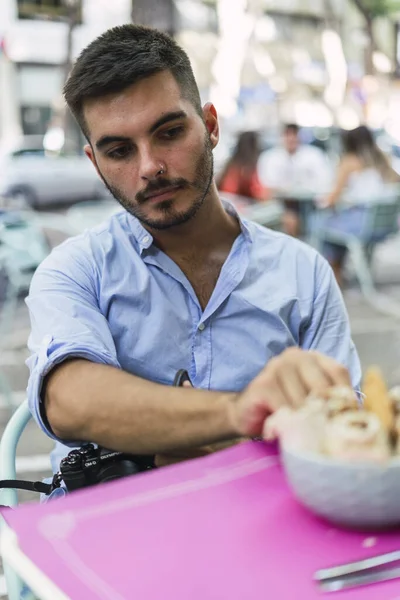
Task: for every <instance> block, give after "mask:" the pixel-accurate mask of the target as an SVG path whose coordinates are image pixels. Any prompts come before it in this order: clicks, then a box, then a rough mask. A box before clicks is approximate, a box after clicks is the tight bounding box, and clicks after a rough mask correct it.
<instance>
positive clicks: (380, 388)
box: [264, 367, 400, 462]
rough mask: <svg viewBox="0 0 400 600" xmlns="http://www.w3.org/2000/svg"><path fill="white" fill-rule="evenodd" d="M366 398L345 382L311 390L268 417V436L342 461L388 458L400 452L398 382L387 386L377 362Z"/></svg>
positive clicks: (366, 383)
mask: <svg viewBox="0 0 400 600" xmlns="http://www.w3.org/2000/svg"><path fill="white" fill-rule="evenodd" d="M363 396H364V401H363V402H360V401H359V400H358V397H357V393H356V392H355V391H354V390H352V389H351V388H347V387H332V388H329V389H328V390H326V391H325V392H324V393H323V394H320V395H318V396H315V395H311V396H309V397H308V398H307V400H306V402H305V404H304V405H303V406H302V407H301V408H299V409H297V410H295V409H291V408H289V407H283V408H281V409H279V410H278V411H277V412H276V413H274V414H273V415H271V416H270V417H269V418H268V419H267V420H266V423H265V427H264V437H265V439H267V440H272V439H276V438H278V439H279V440H280V442H281V444H282V445H283V446H284V447H285V448H287V449H290V450H298V451H311V452H314V453H318V454H322V455H325V456H331V457H332V458H335V459H341V460H344V461H347V462H348V461H364V462H365V461H366V462H370V461H373V462H384V461H387V460H389V459H390V458H391V457H392V456H394V455H396V454H400V386H398V387H395V388H393V389H392V390H388V389H387V387H386V384H385V382H384V379H383V377H382V375H381V373H380V371H379V369H377V368H376V367H372V368H370V369H368V371H367V373H366V376H365V378H364V385H363Z"/></svg>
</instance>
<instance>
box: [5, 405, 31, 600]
mask: <svg viewBox="0 0 400 600" xmlns="http://www.w3.org/2000/svg"><path fill="white" fill-rule="evenodd" d="M30 418H31V413H30V411H29V408H28V401H27V400H25V401H24V402H23V403H22V404H21V405H20V406H19V407H18V408H17V410H16V411H15V412H14V414H13V415H12V417H11V419H10V420H9V422H8V423H7V426H6V428H5V430H4V433H3V436H2V438H1V441H0V479H16V477H17V474H16V468H15V463H16V453H17V444H18V441H19V439H20V437H21V434H22V432H23V431H24V429H25V427H26V425H27V424H28V422H29V420H30ZM0 504H2V505H3V506H11V507H13V506H17V504H18V495H17V490H14V489H6V490H4V489H3V490H0ZM1 526H2V527H4V521H3V519H2V520H1ZM3 566H4V575H5V578H6V585H7V592H8V597H9V600H21V593H22V591H23V590H24V593H23V596H22V597H23V598H24V600H28V599H29V598H32V600H33V596H31V595H30V593H29V592H28V591H27V590H26V588H25V589H24V586H23V583H22V581H21V580H20V579H19V577H18V576H17V575H16V573H15V572H14V571H13V570H12V569H11V568H10V567H9V566H8V565H7V564H6V563H4V565H3Z"/></svg>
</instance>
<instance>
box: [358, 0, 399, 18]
mask: <svg viewBox="0 0 400 600" xmlns="http://www.w3.org/2000/svg"><path fill="white" fill-rule="evenodd" d="M353 2H354V4H355V5H356V6H357V7H358V8H359V9H360V10H361V11H362V12H363V13H364V15H368V17H369V18H370V19H375V18H376V17H385V16H388V15H390V14H391V13H395V12H397V11H400V0H353Z"/></svg>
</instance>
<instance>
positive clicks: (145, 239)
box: [143, 235, 150, 244]
mask: <svg viewBox="0 0 400 600" xmlns="http://www.w3.org/2000/svg"><path fill="white" fill-rule="evenodd" d="M149 240H150V238H149V236H148V235H145V236H144V238H143V243H144V244H147V242H148V241H149Z"/></svg>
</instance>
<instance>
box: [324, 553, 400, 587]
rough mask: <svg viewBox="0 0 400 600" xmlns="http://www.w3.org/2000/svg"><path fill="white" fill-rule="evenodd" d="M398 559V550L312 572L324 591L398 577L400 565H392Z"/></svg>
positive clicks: (399, 555)
mask: <svg viewBox="0 0 400 600" xmlns="http://www.w3.org/2000/svg"><path fill="white" fill-rule="evenodd" d="M398 561H400V551H399V550H397V551H394V552H387V553H386V554H379V555H377V556H371V557H370V558H365V559H362V560H358V561H355V562H351V563H346V564H343V565H337V566H335V567H330V568H327V569H319V570H318V571H316V573H315V574H314V579H315V581H317V582H318V583H319V586H320V588H321V589H322V590H324V591H326V592H336V591H339V590H343V589H348V588H352V587H358V586H361V585H368V584H371V583H377V582H380V581H388V580H390V579H396V578H397V577H400V566H394V567H392V565H393V563H396V562H398ZM382 567H384V568H382ZM388 567H389V568H388Z"/></svg>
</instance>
